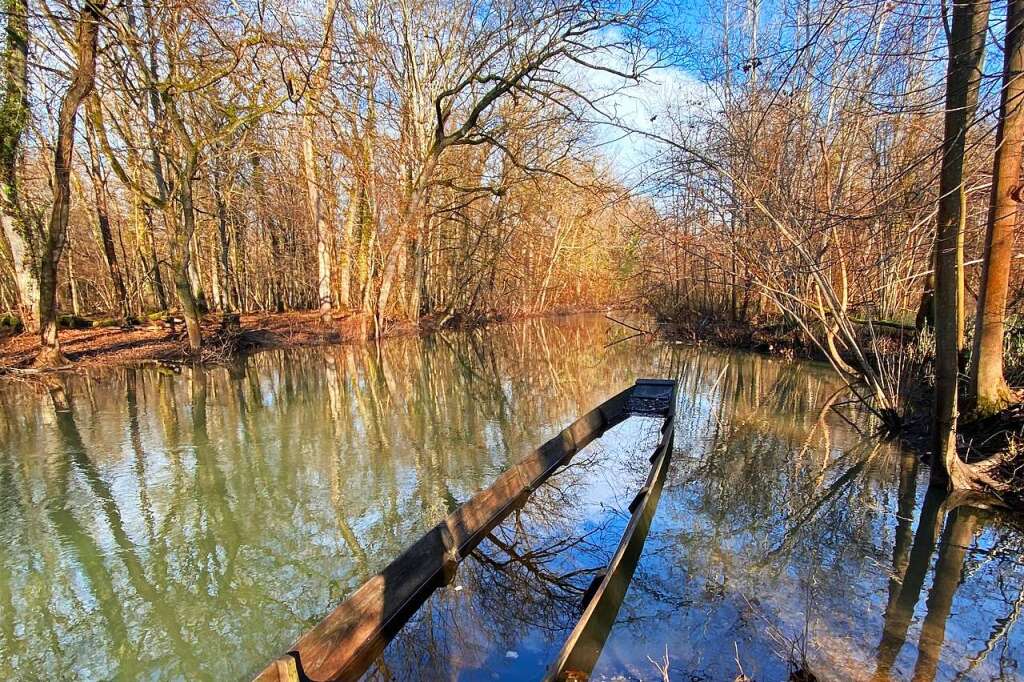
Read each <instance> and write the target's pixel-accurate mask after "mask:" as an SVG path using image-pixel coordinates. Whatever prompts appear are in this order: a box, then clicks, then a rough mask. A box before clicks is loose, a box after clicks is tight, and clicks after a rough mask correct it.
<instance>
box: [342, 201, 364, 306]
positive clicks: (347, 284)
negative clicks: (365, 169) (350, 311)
mask: <svg viewBox="0 0 1024 682" xmlns="http://www.w3.org/2000/svg"><path fill="white" fill-rule="evenodd" d="M361 192H362V190H361V189H360V187H359V183H358V181H357V182H355V183H353V191H351V192H350V193H349V199H348V210H347V211H346V214H345V232H344V234H343V235H342V242H341V272H340V273H339V279H340V280H341V281H340V282H339V289H338V303H339V305H341V307H342V308H346V309H347V308H350V307H351V306H352V256H353V255H354V253H355V251H354V249H353V248H352V247H353V246H354V243H355V233H356V221H357V220H358V218H359V205H360V196H361Z"/></svg>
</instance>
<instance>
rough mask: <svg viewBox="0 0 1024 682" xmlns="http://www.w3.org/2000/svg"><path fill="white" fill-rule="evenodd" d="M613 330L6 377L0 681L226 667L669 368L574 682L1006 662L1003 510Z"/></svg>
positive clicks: (748, 362) (780, 387)
mask: <svg viewBox="0 0 1024 682" xmlns="http://www.w3.org/2000/svg"><path fill="white" fill-rule="evenodd" d="M620 332H621V328H618V329H616V328H614V325H612V324H610V323H608V322H607V321H606V320H604V319H603V318H600V317H594V316H580V317H573V318H564V319H560V320H535V321H529V322H524V323H519V324H512V325H503V326H497V327H493V328H490V329H487V330H484V331H478V332H474V333H466V334H445V335H439V336H435V337H432V338H429V339H396V340H391V341H387V342H385V343H383V344H381V346H380V347H379V349H378V348H374V347H372V346H366V347H335V348H328V349H317V350H300V351H289V352H271V353H261V354H258V355H255V356H253V357H250V358H248V359H247V360H246V361H244V362H242V363H241V364H239V365H238V366H235V367H232V368H230V369H227V368H217V369H212V370H205V371H193V370H188V369H186V370H183V371H182V373H181V374H178V375H173V374H162V373H159V372H157V371H155V370H151V369H138V370H134V369H133V370H111V371H106V372H102V373H96V374H93V375H90V376H87V377H83V376H74V377H67V378H65V379H62V380H61V383H62V386H57V385H54V386H51V387H50V389H49V390H48V389H47V388H44V387H35V386H30V385H26V384H16V383H8V384H6V385H5V386H4V390H3V392H2V393H0V406H2V409H3V412H2V416H0V546H2V550H0V671H2V672H3V674H4V675H5V676H7V677H14V678H19V679H74V678H81V679H109V678H118V679H205V678H218V679H242V678H245V677H246V676H248V675H251V674H252V673H254V672H256V671H257V670H259V669H260V668H261V667H262V666H263V665H264V664H265V663H266V662H267V660H268V659H269V658H270V657H272V656H273V655H275V654H277V653H279V652H281V651H283V650H284V649H285V648H286V647H287V645H288V644H289V643H290V642H291V641H292V640H293V639H294V637H295V636H296V635H297V634H298V633H300V632H301V631H302V630H304V629H305V628H307V627H308V626H309V625H311V624H312V623H314V622H316V621H317V620H318V619H319V618H320V617H322V616H323V615H324V614H325V613H326V611H328V610H329V609H330V608H331V607H332V606H333V605H334V604H336V603H337V602H338V601H339V600H341V599H342V598H344V597H345V595H347V594H348V593H349V592H351V591H352V590H353V589H354V588H355V587H357V586H358V585H359V584H360V583H361V582H362V581H363V580H365V579H366V578H367V577H369V576H370V575H372V574H373V573H374V572H375V571H377V570H378V569H380V568H381V567H382V566H384V565H385V564H386V563H387V562H388V561H389V560H390V559H392V558H393V557H394V556H396V555H397V554H398V553H399V552H400V551H401V549H402V548H403V547H404V546H405V545H406V544H407V543H409V542H410V541H412V540H413V539H415V538H416V537H418V535H419V534H420V533H421V532H422V531H423V530H425V529H426V528H428V527H429V526H430V525H432V524H433V523H434V522H436V521H437V520H439V519H440V518H441V517H442V516H443V515H444V514H445V513H447V512H448V511H449V510H450V509H451V508H453V507H454V506H455V505H457V504H458V503H459V502H460V501H462V500H464V499H466V498H467V497H469V496H470V495H471V494H472V493H473V492H474V491H476V490H478V489H479V488H481V487H483V486H485V485H487V484H488V483H489V482H490V481H491V480H493V478H494V477H495V476H496V475H497V474H498V473H499V472H500V471H501V470H502V468H503V467H505V466H507V465H508V464H509V463H511V462H514V461H516V460H518V459H519V458H520V457H522V456H523V455H525V454H526V453H527V452H528V451H529V450H530V449H532V448H533V447H535V446H536V445H538V444H540V443H542V442H543V441H544V440H546V439H547V438H548V437H550V436H551V435H553V434H554V433H555V432H557V430H559V429H560V428H561V427H562V426H564V425H565V424H566V423H568V422H569V421H571V420H572V419H573V418H574V417H575V416H576V415H578V414H580V413H582V412H584V411H586V410H587V409H589V408H590V407H592V406H593V405H595V404H597V403H598V402H600V401H601V400H603V399H605V398H606V397H608V396H610V395H611V394H612V393H614V392H616V391H618V390H620V389H622V388H624V387H625V386H627V385H628V384H630V383H632V381H633V380H634V379H635V378H636V377H638V376H674V377H678V378H679V379H680V381H681V387H680V406H679V418H678V421H679V424H678V429H677V435H676V453H675V457H674V460H673V464H672V469H671V470H670V472H669V475H668V480H667V481H666V485H665V490H664V492H663V494H662V499H661V503H660V506H659V509H658V515H657V516H656V517H655V522H654V524H653V525H652V528H651V534H650V537H649V539H648V542H647V546H646V548H645V552H644V555H643V556H642V557H641V560H640V565H639V567H638V568H637V573H636V578H635V580H634V583H633V585H632V587H631V588H630V591H629V593H628V594H627V597H626V602H625V604H624V605H623V608H622V610H621V611H620V613H619V622H617V623H616V625H615V626H614V627H613V629H612V633H611V637H610V639H609V642H608V646H607V648H606V650H605V654H604V655H603V656H602V658H601V660H600V661H599V662H598V666H597V669H596V670H595V675H596V676H598V677H604V678H609V679H610V678H612V677H614V676H617V675H626V676H627V677H632V678H635V679H659V678H660V673H659V672H658V670H657V669H656V668H655V666H654V665H653V664H652V662H651V661H650V660H648V658H650V659H653V660H654V661H659V662H663V659H664V657H665V655H666V651H667V655H668V660H669V670H670V672H669V674H670V676H671V677H672V679H687V680H688V679H716V680H718V679H732V678H733V677H735V676H736V675H737V674H738V672H739V669H738V666H737V660H736V659H737V658H738V659H739V663H740V665H742V666H743V669H744V671H745V672H746V674H748V675H751V676H753V677H756V678H757V679H758V680H773V679H785V678H786V676H787V675H788V670H789V662H788V659H793V658H800V657H801V653H803V654H805V655H806V658H807V664H808V666H809V667H810V669H811V670H813V671H815V672H816V673H818V674H819V676H821V677H823V678H825V679H868V678H871V677H874V676H876V675H877V674H881V675H882V676H883V677H884V675H887V674H891V675H892V676H893V677H896V678H906V679H909V678H911V677H912V676H914V675H915V670H916V674H917V675H918V677H919V679H929V678H931V677H932V676H935V677H937V678H939V679H954V678H956V677H958V676H960V677H961V678H962V679H1015V678H1017V677H1018V676H1020V675H1021V672H1020V666H1021V664H1022V663H1024V636H1022V635H1021V634H1020V630H1018V629H1017V627H1016V621H1017V618H1018V616H1019V613H1020V610H1021V608H1022V606H1024V599H1022V597H1021V594H1022V585H1024V565H1022V563H1021V559H1020V557H1021V547H1022V545H1024V539H1022V538H1024V536H1022V534H1021V533H1020V531H1019V530H1018V529H1017V528H1016V527H1015V526H1014V525H1013V524H1012V523H1010V522H1009V521H1008V520H1007V519H1004V518H1001V517H999V516H996V515H993V514H991V513H985V512H978V511H975V510H971V509H966V508H961V509H959V510H956V511H950V510H949V509H948V507H944V506H942V505H941V504H939V503H940V502H941V500H937V499H935V498H934V497H933V498H930V499H928V500H925V499H924V498H925V493H924V490H925V485H924V482H925V480H926V473H927V472H926V471H924V469H923V468H921V467H918V466H917V465H916V463H915V461H914V459H913V458H910V457H904V456H901V455H900V453H898V452H896V451H895V450H893V449H891V448H890V447H888V446H882V445H879V444H878V443H876V442H874V441H873V440H871V439H870V438H865V437H864V436H862V435H861V434H860V433H858V432H857V431H856V430H855V429H854V428H852V427H851V426H850V425H848V424H847V423H846V422H845V421H843V420H842V419H840V418H839V417H838V416H837V415H836V414H835V413H834V412H833V411H831V410H830V409H828V405H829V401H830V400H835V399H834V398H832V395H833V393H834V391H835V390H836V388H837V386H836V384H835V382H834V380H833V378H832V376H831V375H830V374H829V372H828V371H827V370H826V369H825V368H822V367H819V366H816V365H810V364H806V363H803V364H802V363H792V362H785V361H778V360H769V359H764V358H760V357H756V356H751V355H740V354H726V353H721V352H716V351H710V350H696V349H693V348H689V347H685V346H677V345H664V344H660V343H656V342H651V341H648V340H640V339H637V340H632V341H626V342H623V343H618V344H615V345H612V346H610V347H605V345H606V344H608V343H609V342H610V341H612V340H614V339H615V338H617V336H618V335H619V334H620ZM65 400H66V402H67V403H69V406H70V409H69V410H65V409H58V408H63V407H64V402H65ZM853 417H854V421H855V422H857V423H858V424H859V423H860V422H862V421H863V418H860V417H857V416H856V415H853ZM918 469H920V471H919V470H918ZM629 480H630V481H632V480H633V479H632V478H629ZM922 506H923V509H924V511H923V512H922V511H921V509H922ZM514 582H515V581H512V582H510V583H509V584H510V585H513V584H514ZM467 589H468V588H467ZM510 589H511V588H510ZM460 595H461V593H460ZM470 596H472V595H468V594H467V595H461V597H460V598H468V597H470ZM540 606H543V605H539V607H540ZM539 607H538V608H539ZM540 612H551V613H555V614H556V615H558V618H559V619H560V622H561V620H564V618H563V617H562V616H563V615H564V614H557V610H554V609H547V610H545V609H543V608H540ZM505 615H506V616H507V618H512V615H509V614H505ZM534 625H536V624H534ZM541 625H543V624H541ZM560 627H562V625H560ZM500 631H501V632H505V633H507V636H508V637H510V638H513V637H514V636H515V635H514V632H515V628H513V627H511V626H507V627H504V629H502V630H500ZM508 633H512V634H508ZM481 641H482V642H483V644H481ZM470 645H472V646H476V647H480V646H484V647H486V646H493V650H491V651H477V652H476V653H475V654H474V655H473V656H467V655H464V654H465V651H466V649H467V647H469V646H470ZM448 651H449V653H450V655H448V656H447V658H446V660H448V661H449V662H450V663H451V665H449V666H448V671H447V673H446V676H447V675H448V674H451V675H460V676H464V677H467V678H474V677H476V678H489V677H490V676H491V675H492V672H491V671H490V669H489V668H487V661H488V660H494V659H495V658H498V659H501V667H500V669H501V673H500V675H501V677H502V678H503V679H506V678H507V679H511V678H516V677H518V678H520V679H528V678H529V676H528V675H526V672H525V671H527V670H531V671H534V670H536V666H537V664H538V661H536V660H530V656H529V655H528V654H527V652H528V651H529V646H528V643H527V642H517V641H500V642H499V641H490V638H483V639H481V638H479V637H476V638H475V639H473V641H471V642H470V641H466V642H462V641H461V640H459V639H458V638H457V637H456V638H452V639H450V641H449V649H448ZM508 652H514V654H515V655H514V656H511V657H508V656H507V654H508ZM794 652H795V654H796V655H795V656H794ZM457 654H458V655H457ZM509 658H511V660H513V661H515V660H521V661H523V666H522V667H521V670H520V672H521V673H522V674H517V667H516V666H515V665H509ZM456 659H457V661H461V662H456ZM465 661H468V663H466V662H465ZM530 666H533V667H530ZM408 669H410V670H414V669H415V667H414V666H409V667H408ZM530 674H531V675H532V674H534V673H530Z"/></svg>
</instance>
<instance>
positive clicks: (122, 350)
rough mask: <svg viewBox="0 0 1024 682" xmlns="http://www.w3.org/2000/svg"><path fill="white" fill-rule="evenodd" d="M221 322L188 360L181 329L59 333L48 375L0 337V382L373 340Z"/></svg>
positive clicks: (406, 330) (401, 329)
mask: <svg viewBox="0 0 1024 682" xmlns="http://www.w3.org/2000/svg"><path fill="white" fill-rule="evenodd" d="M609 310H621V308H615V307H614V306H612V307H605V306H592V307H587V308H575V309H556V310H551V311H547V312H545V313H538V314H524V315H517V316H501V315H495V316H486V317H480V318H474V319H465V318H464V319H458V320H455V321H451V320H450V321H449V322H448V323H446V324H445V325H443V326H438V325H437V324H436V320H432V319H431V318H424V319H423V320H420V321H419V322H417V323H413V322H402V323H394V324H391V325H390V326H389V327H388V329H387V330H386V331H385V332H384V333H383V334H382V335H381V336H380V337H379V339H391V338H400V337H405V336H413V335H416V336H428V335H430V334H433V333H435V332H437V331H442V330H450V331H465V330H470V329H480V328H484V327H488V326H490V325H493V324H502V323H506V322H516V321H521V320H528V319H536V318H547V317H552V318H553V317H561V316H565V315H577V314H585V313H600V312H608V311H609ZM222 317H223V316H222V315H221V314H219V313H217V314H208V315H206V316H204V318H203V323H202V329H203V342H204V346H203V348H202V350H201V351H200V353H199V354H198V355H196V354H193V353H191V352H189V350H188V347H187V342H186V340H185V338H184V325H181V324H179V325H177V326H176V327H175V328H169V327H168V326H167V325H166V324H165V323H163V322H160V321H148V322H143V323H142V324H139V325H137V326H135V327H132V328H129V329H122V328H120V327H117V326H104V327H88V328H85V329H61V330H60V341H61V350H62V351H63V352H64V355H65V356H66V357H67V358H68V360H69V362H68V364H66V365H63V366H60V367H53V368H34V367H32V361H33V359H34V357H35V355H36V352H37V351H38V349H39V342H38V339H37V338H36V336H35V335H34V334H28V333H24V332H21V333H12V334H8V335H6V336H0V380H2V379H3V377H5V376H6V377H12V376H44V375H51V374H59V373H65V372H76V371H80V370H90V369H100V368H108V367H130V366H139V365H146V364H167V365H198V366H204V365H207V366H215V365H218V364H223V363H224V362H226V361H228V360H229V359H230V358H232V357H236V356H238V355H243V354H249V353H257V352H260V351H264V350H281V349H288V348H312V347H317V346H333V345H341V344H355V343H368V342H373V340H374V339H373V337H368V336H366V335H365V334H364V333H363V330H364V329H365V328H366V325H367V318H366V316H365V315H347V316H337V317H335V318H334V320H333V322H332V323H325V322H324V321H323V320H322V319H321V317H320V312H319V311H316V310H301V311H286V312H283V313H265V312H261V313H241V314H239V325H238V328H237V329H234V330H230V331H227V332H225V330H224V329H223V328H222V326H221V321H222Z"/></svg>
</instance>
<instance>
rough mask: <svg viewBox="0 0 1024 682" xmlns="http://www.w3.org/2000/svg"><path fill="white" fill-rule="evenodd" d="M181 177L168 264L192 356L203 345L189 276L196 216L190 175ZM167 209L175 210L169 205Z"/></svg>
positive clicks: (198, 313) (200, 313)
mask: <svg viewBox="0 0 1024 682" xmlns="http://www.w3.org/2000/svg"><path fill="white" fill-rule="evenodd" d="M189 166H192V164H189ZM182 176H183V177H179V178H178V184H179V187H178V192H177V194H178V205H179V207H180V209H181V226H180V227H179V226H178V225H177V221H175V224H174V228H175V229H174V231H173V232H174V236H173V238H172V241H173V244H172V247H173V248H172V252H173V253H172V255H171V261H172V262H173V263H174V290H175V291H176V292H177V294H178V302H179V303H181V315H182V317H184V318H185V329H186V330H187V332H188V347H189V350H191V351H192V352H193V353H195V352H197V351H198V350H199V349H200V348H201V347H202V345H203V335H202V331H201V329H200V322H201V315H202V312H201V311H200V309H199V304H198V302H197V301H196V298H195V295H194V293H193V288H192V278H191V277H190V276H189V268H190V266H191V263H190V260H191V255H192V254H191V248H190V246H189V245H190V243H191V241H192V237H193V235H194V234H195V231H196V214H195V208H194V206H193V205H192V180H191V175H190V174H188V175H186V174H182ZM170 210H171V211H174V210H175V208H174V205H173V204H172V205H171V209H170Z"/></svg>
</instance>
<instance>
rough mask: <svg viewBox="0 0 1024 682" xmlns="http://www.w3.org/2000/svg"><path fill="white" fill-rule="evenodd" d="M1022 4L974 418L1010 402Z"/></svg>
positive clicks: (1005, 97)
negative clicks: (1006, 329) (1007, 331)
mask: <svg viewBox="0 0 1024 682" xmlns="http://www.w3.org/2000/svg"><path fill="white" fill-rule="evenodd" d="M1022 24H1024V0H1008V2H1007V7H1006V48H1005V54H1004V61H1003V91H1002V98H1001V103H1000V112H999V114H1000V115H999V127H998V128H997V131H996V155H995V161H994V162H993V166H992V199H991V202H990V204H989V213H988V226H987V229H986V232H985V256H984V259H983V261H982V266H981V288H980V292H979V295H978V309H977V313H976V315H977V317H976V321H975V327H974V329H975V332H974V349H973V353H972V354H971V372H970V395H971V397H972V398H973V400H974V408H975V412H976V413H977V414H978V416H987V415H990V414H994V413H995V412H998V411H999V410H1001V409H1002V408H1003V407H1005V406H1006V405H1007V403H1008V402H1009V401H1010V399H1011V395H1010V389H1009V387H1008V386H1007V385H1006V380H1005V379H1004V378H1003V322H1004V318H1005V314H1006V293H1007V289H1008V287H1009V283H1010V263H1011V260H1012V258H1013V237H1014V231H1015V230H1016V229H1017V215H1018V208H1019V205H1020V203H1019V202H1020V190H1021V168H1020V162H1021V145H1022V144H1024V107H1022V106H1021V105H1022V102H1024V80H1022V77H1024V73H1022V72H1024V26H1022Z"/></svg>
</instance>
